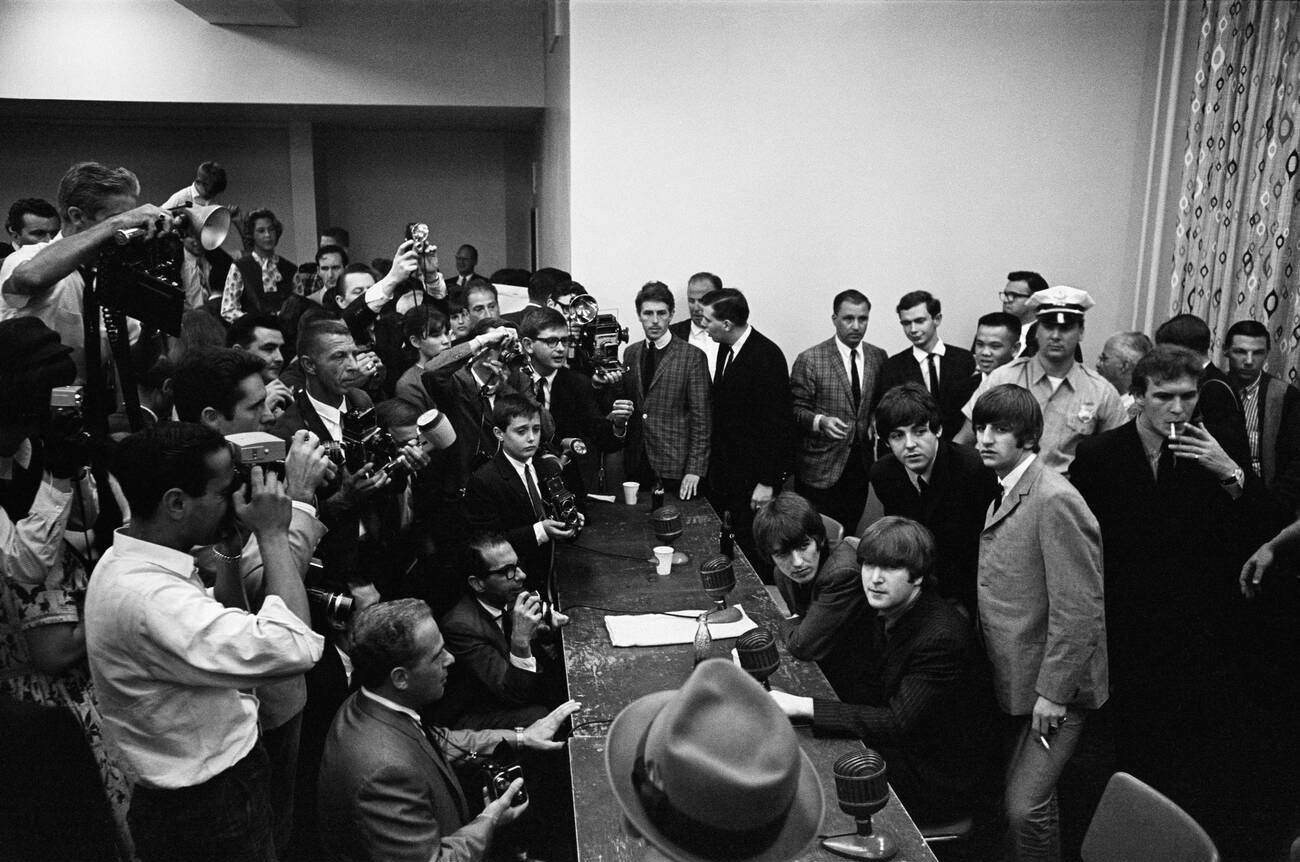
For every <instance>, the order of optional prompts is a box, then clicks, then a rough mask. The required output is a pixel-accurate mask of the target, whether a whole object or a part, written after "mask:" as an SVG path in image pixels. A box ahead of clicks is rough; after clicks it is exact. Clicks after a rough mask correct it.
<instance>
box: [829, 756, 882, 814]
mask: <svg viewBox="0 0 1300 862" xmlns="http://www.w3.org/2000/svg"><path fill="white" fill-rule="evenodd" d="M831 771H832V772H833V773H834V775H835V795H836V796H838V797H839V800H840V810H842V811H843V812H844V813H845V814H848V815H850V816H851V817H853V818H854V819H856V820H865V819H867V818H868V817H870V816H871V815H872V814H875V813H876V812H877V811H879V810H880V809H882V808H884V807H885V803H886V802H888V801H889V780H888V779H887V778H886V777H885V759H884V758H883V757H881V756H880V755H879V754H877V753H876V752H874V751H872V750H871V749H869V748H868V749H867V750H865V751H854V752H851V753H849V754H845V755H843V756H842V757H840V759H839V760H837V761H835V765H834V766H833V767H831Z"/></svg>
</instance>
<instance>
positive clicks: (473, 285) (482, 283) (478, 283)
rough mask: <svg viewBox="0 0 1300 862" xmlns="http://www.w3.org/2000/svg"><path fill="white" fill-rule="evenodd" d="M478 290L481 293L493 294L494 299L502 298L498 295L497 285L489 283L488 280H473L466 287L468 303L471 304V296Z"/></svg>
mask: <svg viewBox="0 0 1300 862" xmlns="http://www.w3.org/2000/svg"><path fill="white" fill-rule="evenodd" d="M476 290H477V291H478V292H479V293H483V292H487V293H490V294H492V298H493V299H500V297H499V296H498V295H497V286H496V285H495V284H493V283H492V282H490V281H488V280H487V279H486V278H472V279H470V282H469V284H467V285H465V301H466V303H468V302H469V295H470V294H471V293H473V292H474V291H476Z"/></svg>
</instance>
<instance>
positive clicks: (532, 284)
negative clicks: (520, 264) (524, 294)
mask: <svg viewBox="0 0 1300 862" xmlns="http://www.w3.org/2000/svg"><path fill="white" fill-rule="evenodd" d="M572 280H573V277H572V276H570V275H569V274H568V273H567V272H565V271H564V270H562V269H556V268H555V267H553V266H545V267H542V268H541V269H539V270H537V272H535V273H533V274H532V275H531V276H530V277H529V279H528V298H529V300H531V301H532V302H536V303H541V304H543V305H544V304H546V302H547V301H548V300H549V299H550V298H551V297H552V296H554V295H555V289H556V288H557V287H559V286H560V285H562V284H564V282H566V281H572Z"/></svg>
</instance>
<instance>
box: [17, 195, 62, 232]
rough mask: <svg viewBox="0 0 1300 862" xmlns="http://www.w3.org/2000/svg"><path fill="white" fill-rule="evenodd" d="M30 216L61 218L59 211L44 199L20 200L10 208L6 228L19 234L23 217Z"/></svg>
mask: <svg viewBox="0 0 1300 862" xmlns="http://www.w3.org/2000/svg"><path fill="white" fill-rule="evenodd" d="M28 214H31V215H34V216H36V217H37V218H58V217H59V211H58V210H56V209H55V208H54V204H52V203H50V202H49V201H47V200H45V199H44V198H19V199H18V200H16V201H14V202H13V204H12V205H11V206H10V207H9V218H7V219H6V220H5V227H7V228H9V229H10V230H12V231H13V232H14V233H17V232H18V231H20V230H22V227H23V216H25V215H28Z"/></svg>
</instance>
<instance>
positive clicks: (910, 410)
mask: <svg viewBox="0 0 1300 862" xmlns="http://www.w3.org/2000/svg"><path fill="white" fill-rule="evenodd" d="M875 422H876V436H878V437H879V438H880V439H882V440H887V439H889V432H891V431H893V430H894V429H895V428H911V427H912V426H913V425H922V424H923V425H927V426H929V428H930V430H931V431H933V432H935V433H936V434H937V433H939V428H940V427H941V426H942V425H943V411H941V410H940V409H939V402H938V401H935V400H934V396H933V395H931V394H930V390H928V389H926V388H925V387H924V386H922V385H921V384H920V383H916V382H914V381H909V382H907V383H900V384H898V385H897V386H894V387H892V388H891V389H890V390H889V391H888V392H886V393H885V394H884V395H883V396H882V397H881V399H880V403H879V404H877V405H876V415H875Z"/></svg>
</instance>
